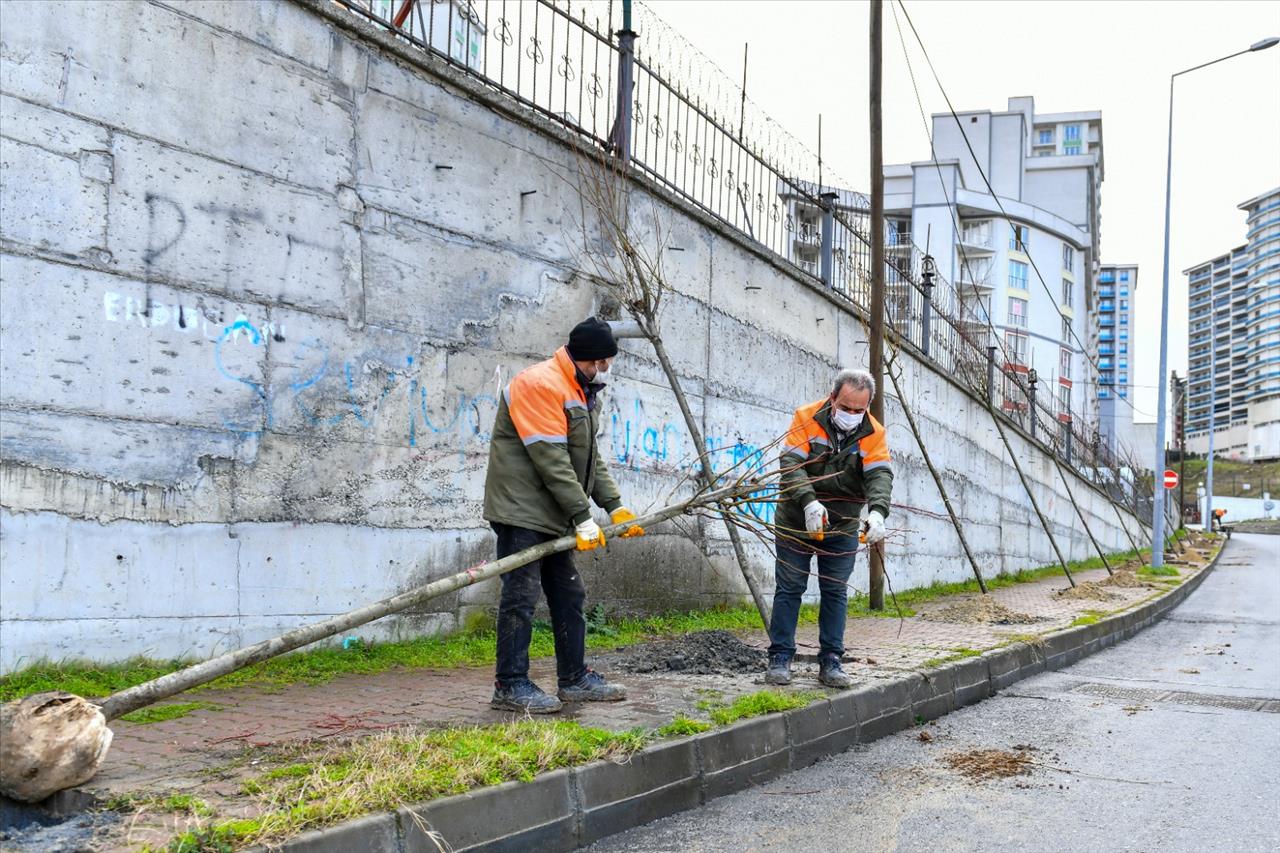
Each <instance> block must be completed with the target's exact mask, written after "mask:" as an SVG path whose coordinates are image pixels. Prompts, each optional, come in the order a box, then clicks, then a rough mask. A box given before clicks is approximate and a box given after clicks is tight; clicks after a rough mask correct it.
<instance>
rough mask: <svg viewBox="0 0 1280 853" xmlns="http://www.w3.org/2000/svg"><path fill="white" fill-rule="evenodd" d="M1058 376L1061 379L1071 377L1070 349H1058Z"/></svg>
mask: <svg viewBox="0 0 1280 853" xmlns="http://www.w3.org/2000/svg"><path fill="white" fill-rule="evenodd" d="M1058 376H1060V377H1062V378H1063V379H1070V378H1071V350H1069V349H1061V350H1058Z"/></svg>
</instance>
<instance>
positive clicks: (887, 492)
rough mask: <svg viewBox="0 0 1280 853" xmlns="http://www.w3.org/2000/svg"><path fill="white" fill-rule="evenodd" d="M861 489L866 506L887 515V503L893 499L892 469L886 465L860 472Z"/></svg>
mask: <svg viewBox="0 0 1280 853" xmlns="http://www.w3.org/2000/svg"><path fill="white" fill-rule="evenodd" d="M862 489H863V493H864V494H865V495H866V498H867V506H868V507H870V508H871V509H872V510H875V511H876V512H878V513H880V515H881V516H883V517H884V518H888V517H889V504H890V502H891V501H892V499H893V469H892V468H891V467H889V466H888V465H884V466H882V467H879V468H875V469H873V470H871V471H863V472H862Z"/></svg>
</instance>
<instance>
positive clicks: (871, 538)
mask: <svg viewBox="0 0 1280 853" xmlns="http://www.w3.org/2000/svg"><path fill="white" fill-rule="evenodd" d="M859 517H860V518H861V520H862V540H863V541H864V542H866V543H867V544H868V545H874V544H875V543H877V542H879V541H880V540H881V539H883V538H884V537H885V533H886V531H885V529H884V516H883V515H881V514H880V511H879V510H875V509H873V510H871V511H870V512H868V511H867V508H866V507H863V508H862V512H861V513H859Z"/></svg>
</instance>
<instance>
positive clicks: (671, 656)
mask: <svg viewBox="0 0 1280 853" xmlns="http://www.w3.org/2000/svg"><path fill="white" fill-rule="evenodd" d="M766 657H767V655H766V654H765V651H764V649H757V648H755V647H754V646H749V645H747V644H746V643H744V642H742V640H740V639H738V638H737V637H735V636H734V635H733V634H731V633H729V632H728V631H722V630H716V631H694V632H693V633H692V634H685V635H684V636H683V637H676V638H674V639H670V640H661V641H658V642H652V643H641V644H640V645H637V646H632V647H631V648H629V649H627V650H626V651H625V652H623V653H622V656H621V657H620V658H618V659H617V660H616V661H614V662H611V666H614V667H617V668H618V669H620V670H622V671H624V672H639V673H646V672H681V673H688V674H689V675H739V674H741V673H746V672H761V671H762V670H763V669H764V664H765V659H766Z"/></svg>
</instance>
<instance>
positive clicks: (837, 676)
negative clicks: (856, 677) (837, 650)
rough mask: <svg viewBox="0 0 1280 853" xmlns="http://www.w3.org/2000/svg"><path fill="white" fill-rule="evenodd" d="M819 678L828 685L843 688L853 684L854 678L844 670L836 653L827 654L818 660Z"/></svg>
mask: <svg viewBox="0 0 1280 853" xmlns="http://www.w3.org/2000/svg"><path fill="white" fill-rule="evenodd" d="M818 680H819V681H821V682H822V683H823V684H825V685H827V686H828V687H838V688H840V689H841V690H843V689H845V688H847V687H852V686H853V679H852V678H850V677H849V674H848V673H847V672H845V671H844V667H842V666H841V665H840V658H838V657H836V656H835V655H825V656H824V657H823V658H822V660H820V661H818Z"/></svg>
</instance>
